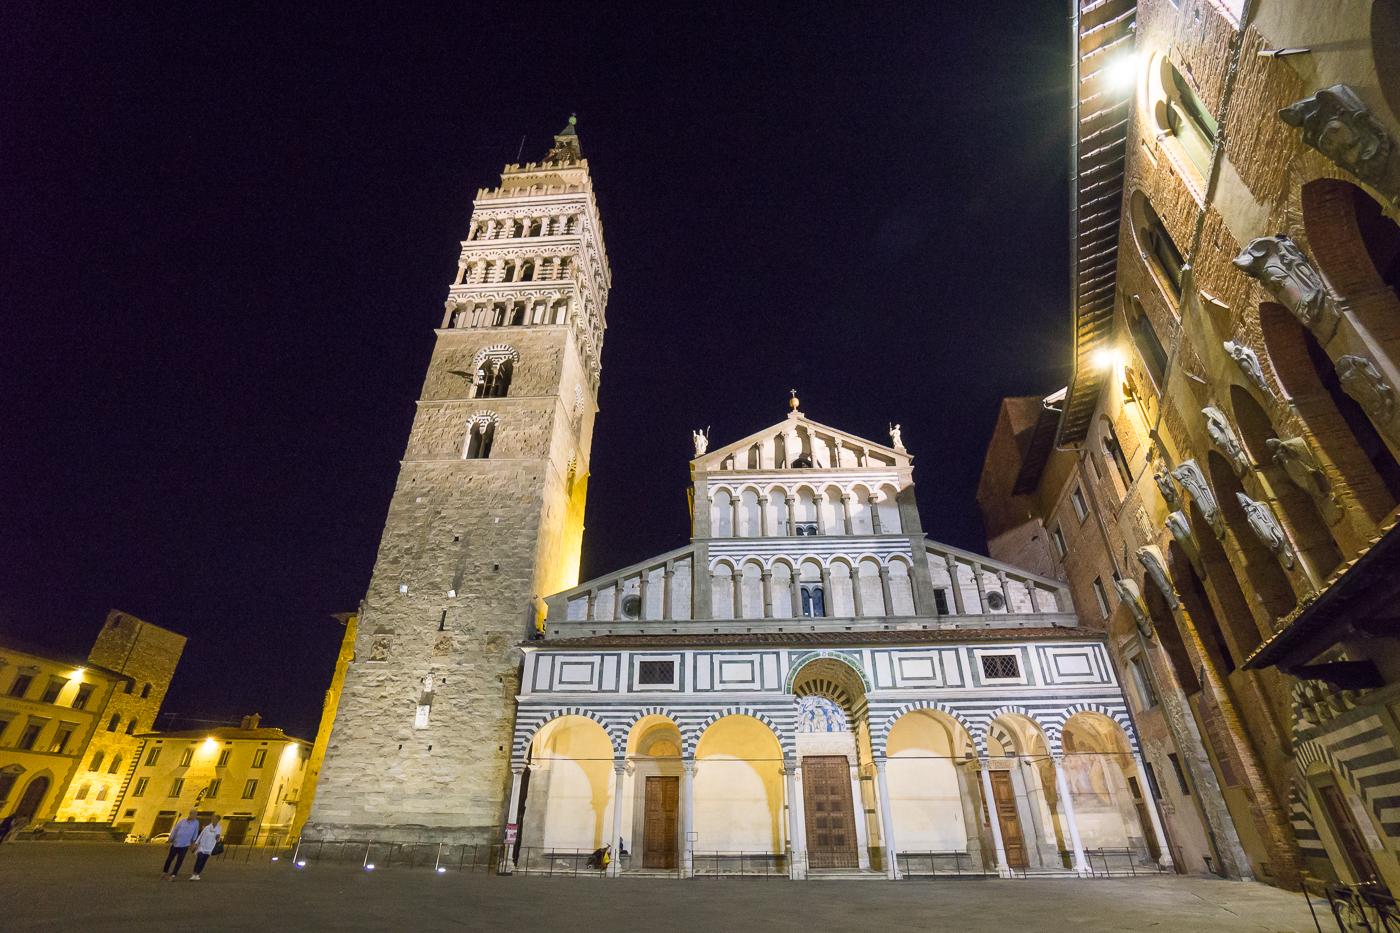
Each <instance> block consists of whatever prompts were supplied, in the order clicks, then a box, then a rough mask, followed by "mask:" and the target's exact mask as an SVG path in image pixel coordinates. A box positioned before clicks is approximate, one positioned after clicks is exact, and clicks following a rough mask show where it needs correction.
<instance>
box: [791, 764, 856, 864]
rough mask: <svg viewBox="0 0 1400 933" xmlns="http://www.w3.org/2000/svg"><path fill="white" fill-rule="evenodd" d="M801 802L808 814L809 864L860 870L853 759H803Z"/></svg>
mask: <svg viewBox="0 0 1400 933" xmlns="http://www.w3.org/2000/svg"><path fill="white" fill-rule="evenodd" d="M802 803H803V807H804V809H806V811H807V864H808V865H810V866H811V867H812V868H859V867H860V858H859V856H858V854H857V852H856V845H857V843H856V815H855V807H854V805H853V801H852V800H851V762H850V760H849V759H848V758H846V756H845V755H823V756H812V757H804V758H803V759H802Z"/></svg>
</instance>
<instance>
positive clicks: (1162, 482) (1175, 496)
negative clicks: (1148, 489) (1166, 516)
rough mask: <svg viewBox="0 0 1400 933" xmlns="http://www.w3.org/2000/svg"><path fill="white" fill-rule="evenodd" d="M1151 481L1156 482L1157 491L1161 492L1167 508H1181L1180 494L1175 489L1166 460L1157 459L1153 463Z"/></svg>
mask: <svg viewBox="0 0 1400 933" xmlns="http://www.w3.org/2000/svg"><path fill="white" fill-rule="evenodd" d="M1152 481H1153V482H1155V483H1156V484H1157V491H1158V492H1160V493H1161V494H1162V499H1163V500H1164V501H1165V502H1166V503H1167V507H1168V508H1170V509H1179V508H1181V495H1180V493H1178V492H1177V491H1176V483H1175V482H1174V481H1173V480H1172V474H1171V471H1170V470H1168V469H1167V464H1166V461H1164V460H1158V461H1157V463H1156V464H1155V465H1153V467H1152Z"/></svg>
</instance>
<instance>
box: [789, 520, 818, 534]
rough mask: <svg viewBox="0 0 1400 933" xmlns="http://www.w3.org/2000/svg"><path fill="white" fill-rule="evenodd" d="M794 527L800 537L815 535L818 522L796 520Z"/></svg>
mask: <svg viewBox="0 0 1400 933" xmlns="http://www.w3.org/2000/svg"><path fill="white" fill-rule="evenodd" d="M793 529H794V530H795V531H796V532H797V536H798V537H799V538H804V537H814V536H815V535H816V533H817V523H816V522H795V523H794V524H793Z"/></svg>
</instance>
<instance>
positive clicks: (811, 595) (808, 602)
mask: <svg viewBox="0 0 1400 933" xmlns="http://www.w3.org/2000/svg"><path fill="white" fill-rule="evenodd" d="M802 615H803V616H805V617H807V618H813V619H816V618H821V617H823V616H825V615H826V596H825V594H824V593H823V592H822V586H821V584H820V583H804V584H802Z"/></svg>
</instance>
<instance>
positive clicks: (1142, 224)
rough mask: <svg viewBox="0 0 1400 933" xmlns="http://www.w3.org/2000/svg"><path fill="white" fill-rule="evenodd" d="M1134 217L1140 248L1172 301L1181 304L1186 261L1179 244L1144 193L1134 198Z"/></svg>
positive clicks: (1135, 195) (1137, 194) (1138, 193)
mask: <svg viewBox="0 0 1400 933" xmlns="http://www.w3.org/2000/svg"><path fill="white" fill-rule="evenodd" d="M1133 207H1134V210H1133V215H1134V220H1135V221H1136V224H1135V226H1136V227H1137V235H1138V248H1139V249H1141V250H1142V252H1143V254H1144V255H1145V256H1146V259H1147V262H1148V264H1149V265H1150V266H1152V268H1153V269H1154V270H1155V271H1156V273H1157V275H1158V276H1159V277H1160V278H1161V279H1163V280H1164V285H1165V286H1166V288H1167V290H1168V291H1169V292H1170V293H1171V297H1172V300H1174V301H1180V300H1181V282H1182V277H1183V276H1184V275H1185V274H1186V260H1185V258H1183V257H1182V255H1181V250H1180V249H1178V248H1177V245H1176V241H1174V240H1173V239H1172V237H1171V234H1170V233H1168V232H1167V228H1166V225H1164V224H1163V223H1162V218H1161V217H1159V216H1157V211H1156V209H1155V208H1154V207H1153V206H1152V204H1151V202H1150V201H1148V200H1147V198H1146V196H1144V195H1143V193H1142V192H1140V191H1139V192H1137V193H1136V194H1134V195H1133Z"/></svg>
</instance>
